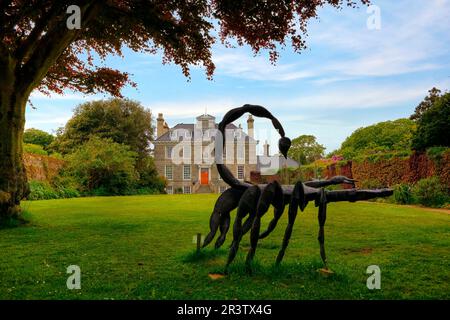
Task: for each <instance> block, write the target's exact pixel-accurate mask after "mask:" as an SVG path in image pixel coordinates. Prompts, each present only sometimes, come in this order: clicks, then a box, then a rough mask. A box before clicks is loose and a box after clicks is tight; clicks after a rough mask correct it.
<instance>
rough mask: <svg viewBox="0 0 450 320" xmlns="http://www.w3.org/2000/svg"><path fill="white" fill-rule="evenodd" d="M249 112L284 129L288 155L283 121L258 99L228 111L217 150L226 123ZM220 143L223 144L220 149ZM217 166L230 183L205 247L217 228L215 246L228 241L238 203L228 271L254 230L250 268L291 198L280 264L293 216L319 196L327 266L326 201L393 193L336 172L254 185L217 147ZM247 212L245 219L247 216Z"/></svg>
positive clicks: (282, 147)
mask: <svg viewBox="0 0 450 320" xmlns="http://www.w3.org/2000/svg"><path fill="white" fill-rule="evenodd" d="M246 112H249V113H250V114H252V115H253V116H256V117H262V118H267V119H270V120H271V121H272V124H273V126H274V127H275V129H276V130H277V131H278V133H279V134H280V136H281V138H280V139H279V142H278V149H279V151H280V153H281V154H282V155H283V156H284V157H285V158H287V153H288V151H289V148H290V146H291V140H290V139H289V138H288V137H285V132H284V129H283V127H282V125H281V123H280V122H279V121H278V119H277V118H275V117H274V116H273V115H272V114H271V113H270V112H269V111H268V110H267V109H266V108H264V107H262V106H258V105H249V104H246V105H243V106H242V107H240V108H235V109H232V110H230V111H228V112H227V113H226V114H225V116H224V117H223V119H222V121H221V122H220V123H219V126H218V130H219V131H220V132H221V134H222V139H216V141H215V146H216V150H222V149H221V148H222V147H223V145H225V128H226V126H227V125H228V124H230V123H232V122H233V121H235V120H237V119H238V118H240V117H241V116H242V115H243V114H245V113H246ZM219 148H220V149H219ZM215 160H216V166H217V170H218V172H219V175H220V176H221V178H222V179H223V180H224V181H225V182H226V183H227V184H228V185H229V186H230V188H228V189H227V190H225V191H224V192H223V193H222V194H221V195H220V196H219V198H218V199H217V201H216V204H215V205H214V210H213V212H212V214H211V217H210V222H209V224H210V232H209V233H208V235H207V236H206V237H205V240H204V242H203V247H206V246H207V245H208V244H209V243H211V241H212V240H213V239H214V237H215V235H216V233H217V230H220V235H219V237H218V239H217V240H216V243H215V248H216V249H217V248H219V247H221V246H222V245H223V243H224V242H225V238H226V234H227V232H228V230H229V227H230V212H231V211H232V210H234V209H236V208H237V215H236V218H235V221H234V225H233V241H232V244H231V247H230V251H229V256H228V260H227V263H226V267H225V272H227V270H228V266H229V265H230V263H231V262H232V261H233V260H234V258H235V256H236V253H237V251H238V248H239V243H240V241H241V239H242V236H243V235H244V234H246V233H247V232H248V231H250V249H249V251H248V254H247V259H246V267H247V270H248V271H249V272H251V262H252V260H253V257H254V255H255V252H256V247H257V245H258V240H259V239H262V238H265V237H267V236H268V235H269V234H270V233H271V232H272V231H273V230H274V229H275V227H276V225H277V222H278V220H279V219H280V217H281V215H282V214H283V211H284V209H285V207H286V205H287V204H289V209H288V224H287V227H286V230H285V233H284V238H283V242H282V245H281V249H280V251H279V253H278V256H277V259H276V264H279V263H281V261H282V259H283V257H284V254H285V251H286V248H287V246H288V244H289V239H290V238H291V234H292V228H293V226H294V221H295V219H296V217H297V213H298V208H300V210H301V211H303V210H304V209H305V207H306V206H307V204H308V203H309V202H310V201H314V202H315V206H316V207H319V208H318V221H319V234H318V241H319V245H320V256H321V258H322V261H323V264H324V268H325V269H328V266H327V259H326V255H325V233H324V226H325V221H326V217H327V204H328V203H329V202H338V201H350V202H355V201H361V200H368V199H372V198H377V197H387V196H390V195H392V193H393V191H392V189H376V190H362V189H356V188H355V182H356V180H353V179H350V178H347V177H345V176H335V177H332V178H331V179H327V180H314V181H306V182H301V181H298V182H297V183H295V185H280V183H279V182H277V181H273V182H270V183H268V184H259V185H255V184H252V183H249V182H246V181H240V180H238V179H236V178H235V177H234V176H233V174H232V173H231V172H230V170H229V169H228V168H227V167H226V166H225V165H224V164H223V163H222V159H221V153H220V152H216V158H215ZM343 183H345V184H350V185H352V189H344V190H325V189H324V187H326V186H330V185H338V184H343ZM271 205H272V206H273V207H274V217H273V219H272V220H271V221H270V223H269V226H268V228H267V230H266V231H264V232H263V233H261V234H260V228H261V218H262V217H263V215H264V214H265V213H266V212H267V211H268V209H269V207H270V206H271ZM247 215H248V218H247V219H246V220H245V222H244V223H243V220H244V218H245V217H246V216H247Z"/></svg>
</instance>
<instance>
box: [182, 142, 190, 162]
mask: <svg viewBox="0 0 450 320" xmlns="http://www.w3.org/2000/svg"><path fill="white" fill-rule="evenodd" d="M182 152H183V155H182V157H183V159H185V160H189V161H190V160H191V144H190V143H184V145H183V150H182Z"/></svg>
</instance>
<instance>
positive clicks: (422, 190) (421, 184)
mask: <svg viewBox="0 0 450 320" xmlns="http://www.w3.org/2000/svg"><path fill="white" fill-rule="evenodd" d="M413 191H414V197H415V198H416V199H417V202H418V203H420V204H422V205H424V206H427V207H441V206H444V205H445V204H446V203H447V202H448V201H450V199H449V195H448V194H447V192H446V190H445V187H444V186H443V185H442V184H441V182H440V181H439V178H438V177H431V178H426V179H422V180H419V181H418V182H417V184H416V185H415V186H414V189H413Z"/></svg>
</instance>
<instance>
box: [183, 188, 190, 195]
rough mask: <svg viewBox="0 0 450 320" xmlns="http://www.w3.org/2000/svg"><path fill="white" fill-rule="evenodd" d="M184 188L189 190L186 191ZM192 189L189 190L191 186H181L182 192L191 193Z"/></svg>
mask: <svg viewBox="0 0 450 320" xmlns="http://www.w3.org/2000/svg"><path fill="white" fill-rule="evenodd" d="M186 189H187V190H189V192H186ZM191 192H192V190H191V186H183V193H184V194H191Z"/></svg>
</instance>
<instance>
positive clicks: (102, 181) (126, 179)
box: [63, 136, 138, 195]
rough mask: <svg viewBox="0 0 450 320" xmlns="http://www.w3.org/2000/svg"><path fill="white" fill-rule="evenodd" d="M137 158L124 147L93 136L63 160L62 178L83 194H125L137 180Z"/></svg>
mask: <svg viewBox="0 0 450 320" xmlns="http://www.w3.org/2000/svg"><path fill="white" fill-rule="evenodd" d="M136 157H137V154H136V153H135V152H133V151H131V150H130V148H129V147H128V146H126V145H123V144H119V143H116V142H114V141H112V139H103V138H99V137H97V136H92V137H91V138H90V139H89V140H88V141H86V142H85V143H83V144H82V145H80V146H79V147H78V148H77V149H76V150H75V151H74V152H73V153H71V154H69V155H68V156H67V157H66V161H67V164H66V166H65V168H64V171H63V175H64V176H65V177H70V178H72V179H74V180H75V181H76V183H77V184H78V186H79V189H80V191H82V192H84V193H92V192H94V191H97V192H98V191H99V190H100V191H101V193H102V194H105V195H106V194H115V195H118V194H126V193H127V192H129V191H130V190H131V189H132V188H134V187H135V186H136V183H137V180H138V173H137V172H136V170H135V162H136Z"/></svg>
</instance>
